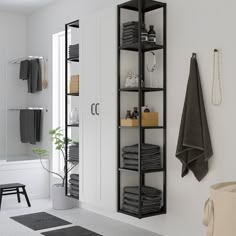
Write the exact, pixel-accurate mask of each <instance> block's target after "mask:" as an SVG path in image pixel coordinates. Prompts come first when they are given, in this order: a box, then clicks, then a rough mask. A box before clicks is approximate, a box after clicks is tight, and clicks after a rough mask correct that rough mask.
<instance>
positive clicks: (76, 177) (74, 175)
mask: <svg viewBox="0 0 236 236" xmlns="http://www.w3.org/2000/svg"><path fill="white" fill-rule="evenodd" d="M70 178H71V179H75V180H79V175H78V174H71V175H70Z"/></svg>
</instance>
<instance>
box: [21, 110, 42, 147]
mask: <svg viewBox="0 0 236 236" xmlns="http://www.w3.org/2000/svg"><path fill="white" fill-rule="evenodd" d="M20 138H21V142H22V143H30V144H36V142H40V139H41V110H29V109H25V110H20Z"/></svg>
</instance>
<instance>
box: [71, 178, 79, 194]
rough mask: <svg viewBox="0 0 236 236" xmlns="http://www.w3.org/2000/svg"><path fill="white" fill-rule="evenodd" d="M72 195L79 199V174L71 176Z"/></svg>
mask: <svg viewBox="0 0 236 236" xmlns="http://www.w3.org/2000/svg"><path fill="white" fill-rule="evenodd" d="M69 183H70V191H69V192H70V195H71V196H73V197H75V198H79V175H78V174H71V175H70V180H69Z"/></svg>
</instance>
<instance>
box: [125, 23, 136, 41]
mask: <svg viewBox="0 0 236 236" xmlns="http://www.w3.org/2000/svg"><path fill="white" fill-rule="evenodd" d="M122 39H123V44H124V45H127V44H134V43H137V42H138V22H137V21H130V22H127V23H124V24H123V38H122Z"/></svg>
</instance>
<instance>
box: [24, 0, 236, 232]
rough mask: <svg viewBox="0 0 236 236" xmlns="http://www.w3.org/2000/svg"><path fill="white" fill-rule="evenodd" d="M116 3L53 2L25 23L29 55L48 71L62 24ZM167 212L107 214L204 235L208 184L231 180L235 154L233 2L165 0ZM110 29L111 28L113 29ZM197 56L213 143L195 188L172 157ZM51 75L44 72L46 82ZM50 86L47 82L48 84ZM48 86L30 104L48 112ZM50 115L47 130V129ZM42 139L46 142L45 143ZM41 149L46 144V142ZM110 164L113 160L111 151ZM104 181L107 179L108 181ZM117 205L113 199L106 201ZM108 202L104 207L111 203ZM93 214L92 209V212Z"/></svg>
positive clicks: (157, 228) (162, 229) (155, 228)
mask: <svg viewBox="0 0 236 236" xmlns="http://www.w3.org/2000/svg"><path fill="white" fill-rule="evenodd" d="M117 2H118V1H115V0H113V1H108V0H106V1H105V0H104V1H95V0H90V1H81V0H80V1H75V0H67V1H57V2H56V3H55V4H52V5H50V6H48V7H46V8H44V9H42V10H40V11H38V12H37V13H35V14H33V15H32V16H30V17H29V18H28V42H29V43H28V51H29V53H30V54H39V55H43V56H47V57H48V59H49V66H50V68H51V52H52V46H51V42H52V34H54V33H56V32H59V31H61V30H63V29H64V24H65V23H66V22H69V21H71V20H74V19H77V18H81V17H82V16H83V15H86V14H89V13H92V12H94V11H96V10H98V8H103V7H104V6H105V5H106V7H108V5H113V4H115V3H117ZM167 3H168V64H167V65H168V136H167V141H168V152H167V156H168V174H167V176H168V184H167V189H168V211H167V215H163V216H157V217H152V218H147V219H142V220H138V219H133V218H130V217H127V216H124V215H120V214H116V213H115V212H112V211H106V212H104V214H107V215H110V216H113V217H115V218H117V219H120V220H122V221H126V222H127V223H131V224H135V225H137V226H139V227H143V228H146V229H149V230H152V231H154V232H157V233H161V234H163V235H167V236H176V235H178V236H179V235H181V236H189V235H191V236H199V235H204V227H203V226H202V214H203V205H204V201H205V200H206V198H207V195H208V187H209V185H211V184H213V183H216V182H218V181H225V180H227V181H228V180H233V179H234V177H235V166H236V159H235V155H234V146H235V141H234V140H235V138H234V137H235V130H234V126H235V125H234V123H235V120H236V112H234V107H233V101H234V100H235V99H236V93H235V88H236V80H235V79H234V75H235V65H234V63H235V53H236V47H235V41H236V33H235V32H234V21H235V13H234V11H235V10H234V9H235V7H236V3H235V2H234V1H227V4H226V3H225V2H223V1H219V0H217V1H213V0H209V1H202V0H200V1H194V0H179V1H175V0H168V1H167ZM114 27H116V26H115V25H114ZM214 48H220V49H221V50H222V58H223V63H222V67H223V68H222V78H223V96H224V100H223V104H222V106H221V107H213V106H212V105H211V101H210V91H211V79H212V53H213V49H214ZM193 51H195V52H196V53H197V54H198V60H199V69H200V73H201V78H202V87H203V93H204V97H205V106H206V111H207V116H208V121H209V128H210V133H211V138H212V143H213V149H214V157H213V158H212V161H211V162H210V171H209V174H208V176H207V177H206V178H205V179H204V180H203V181H202V182H201V183H198V182H197V181H196V179H195V178H194V177H193V176H192V174H189V175H188V176H187V177H185V178H184V179H182V178H181V177H180V174H181V165H180V163H179V161H178V160H177V159H176V158H175V150H176V143H177V138H178V130H179V124H180V118H181V113H182V107H183V102H184V96H185V90H186V84H187V78H188V73H189V59H190V57H191V53H192V52H193ZM50 78H51V71H49V80H50ZM49 82H50V81H49ZM51 88H52V87H51V84H49V89H48V90H46V91H44V92H43V93H41V94H40V95H38V96H35V97H34V98H35V99H33V101H34V102H35V103H38V102H39V101H40V102H41V103H42V105H47V104H48V106H49V107H51ZM50 110H51V109H49V114H48V117H49V118H48V120H47V124H45V125H46V126H47V128H49V127H50V122H51V121H50V117H51V114H50ZM44 140H46V141H47V139H46V138H45V139H44ZM45 145H48V144H47V143H45ZM111 158H114V162H113V164H114V163H115V161H116V156H115V151H114V156H112V157H111ZM107 178H108V179H109V178H110V176H107ZM106 184H107V185H106V188H107V189H109V188H111V189H113V188H112V187H113V186H114V185H115V184H116V181H115V179H111V181H110V182H109V184H108V182H106ZM110 201H111V202H113V203H114V206H115V204H116V201H115V199H112V198H111V199H110ZM111 202H109V203H108V204H110V203H111ZM93 210H94V209H93Z"/></svg>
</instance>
